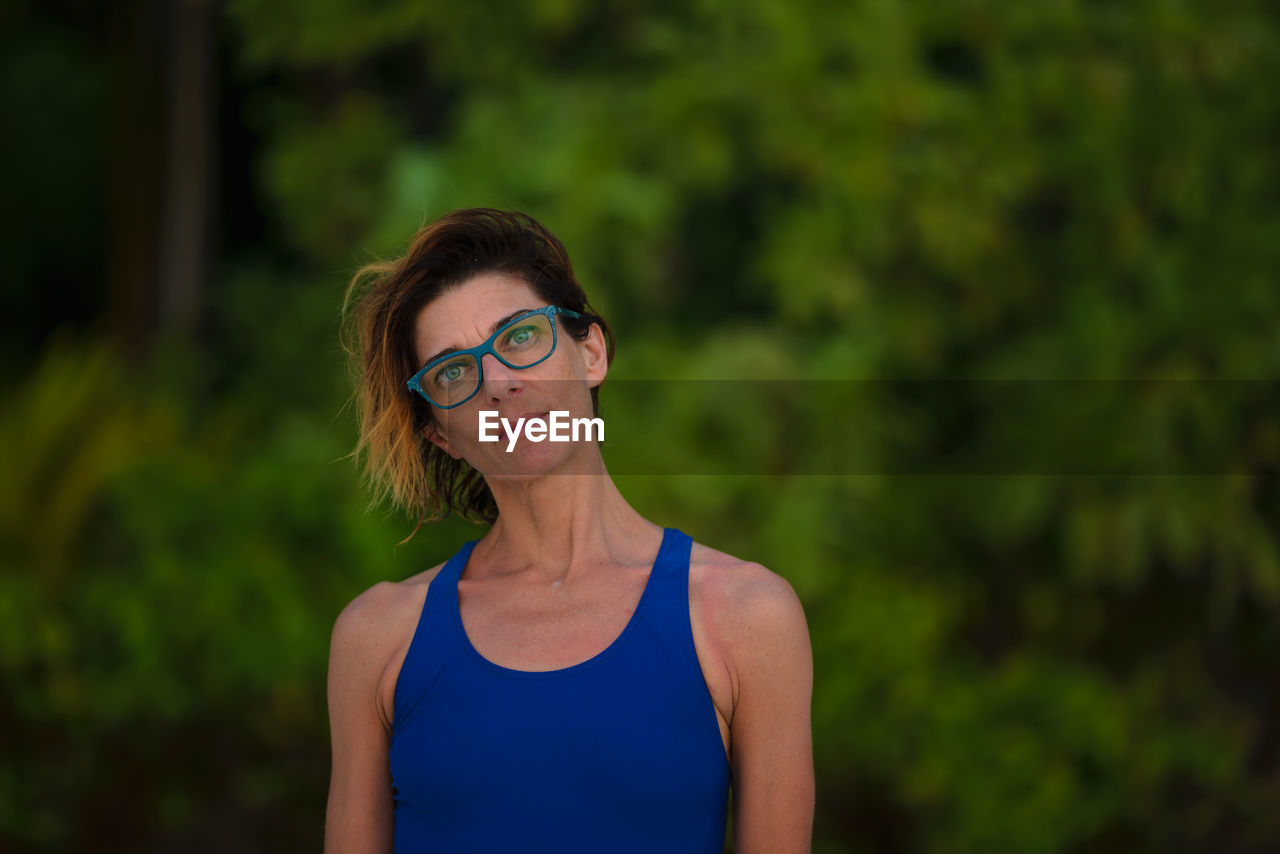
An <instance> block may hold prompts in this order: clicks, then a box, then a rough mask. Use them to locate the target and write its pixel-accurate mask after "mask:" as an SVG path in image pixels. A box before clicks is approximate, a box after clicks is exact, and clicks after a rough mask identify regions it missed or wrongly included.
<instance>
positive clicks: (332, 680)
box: [325, 583, 394, 854]
mask: <svg viewBox="0 0 1280 854" xmlns="http://www.w3.org/2000/svg"><path fill="white" fill-rule="evenodd" d="M393 591H394V585H390V584H385V583H384V584H379V585H376V586H374V587H373V588H371V589H370V590H368V591H366V592H365V593H363V594H361V595H360V596H358V597H357V598H356V599H355V600H354V601H353V602H352V603H351V604H350V605H348V606H347V607H346V608H345V609H343V611H342V613H341V614H339V615H338V619H337V621H336V622H335V623H334V627H333V636H332V638H331V641H330V647H329V685H328V696H329V727H330V732H331V737H332V741H333V770H332V774H331V776H330V779H329V802H328V807H327V809H326V813H325V851H326V852H327V854H329V852H342V854H348V852H355V854H363V853H364V852H370V853H372V852H378V854H385V852H389V851H391V849H392V819H393V804H392V797H391V768H390V762H389V759H388V747H389V735H388V732H387V728H386V725H385V724H384V722H383V720H382V716H381V715H380V714H379V712H378V702H377V696H378V682H379V679H380V677H381V674H382V670H383V668H384V667H385V665H386V662H387V660H388V658H389V656H390V654H391V649H390V643H391V639H390V638H388V637H386V636H385V635H386V632H385V629H383V628H382V626H383V625H385V624H384V622H383V614H382V613H381V612H383V611H384V610H385V608H386V606H387V604H388V600H389V598H390V597H391V596H392V594H393Z"/></svg>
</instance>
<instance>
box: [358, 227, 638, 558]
mask: <svg viewBox="0 0 1280 854" xmlns="http://www.w3.org/2000/svg"><path fill="white" fill-rule="evenodd" d="M494 272H497V273H507V274H509V275H513V276H516V277H518V278H520V279H521V280H523V281H524V282H525V283H526V284H527V285H529V287H530V288H532V289H533V290H534V292H536V293H537V294H538V296H540V297H541V298H542V299H544V300H546V301H547V303H548V304H550V305H556V306H560V307H561V308H567V309H571V310H573V311H576V312H578V313H580V314H582V315H583V316H582V318H581V319H575V318H570V317H568V316H567V315H563V314H562V315H559V316H558V317H559V321H560V322H561V323H562V324H564V327H565V328H566V329H567V330H568V331H569V333H570V334H572V335H573V336H574V337H575V338H577V339H579V340H583V339H585V338H586V337H587V335H588V334H589V332H590V328H591V324H593V323H598V324H599V325H600V329H601V331H602V332H603V333H604V337H605V341H606V342H607V345H608V350H607V352H608V360H609V362H612V361H613V349H614V344H613V332H612V331H611V330H610V329H609V324H608V323H607V322H606V321H605V320H604V318H602V317H600V316H599V315H597V314H596V313H595V312H594V311H593V310H592V309H591V306H590V305H589V304H588V303H587V295H586V293H585V292H583V290H582V286H581V285H579V284H578V280H577V279H576V278H575V277H574V274H573V268H572V267H571V266H570V264H569V254H568V253H567V252H566V251H565V249H564V246H563V245H562V244H561V243H560V241H559V240H557V239H556V237H555V235H553V234H552V233H551V232H550V231H548V230H547V229H546V228H545V227H543V226H542V225H541V224H540V223H538V222H537V221H536V220H535V219H533V217H531V216H529V215H527V214H523V213H518V212H510V211H500V210H494V209H492V208H468V209H465V210H457V211H453V212H452V213H448V214H445V215H444V216H443V217H441V218H440V219H438V220H436V221H435V222H433V223H431V224H429V225H426V226H424V227H423V228H422V229H420V230H419V231H418V233H417V234H416V235H414V238H413V240H412V242H411V243H410V246H409V250H408V252H406V253H405V254H404V255H403V256H402V257H400V258H396V259H394V260H390V261H378V262H374V263H372V264H368V265H366V266H364V267H362V268H361V269H360V270H359V271H357V272H356V274H355V276H354V277H353V278H352V280H351V284H350V286H349V287H348V288H347V294H346V298H345V299H344V300H343V307H342V313H343V326H342V337H343V345H344V349H345V350H346V352H347V355H348V356H349V365H350V369H351V377H352V382H353V384H354V386H355V391H354V393H353V395H352V396H353V398H354V399H355V401H356V404H357V407H358V411H359V418H360V437H359V439H358V441H357V443H356V447H355V449H354V450H353V451H352V452H351V456H353V457H359V455H360V454H362V453H364V454H365V455H366V464H365V476H366V478H367V480H368V483H369V485H370V487H371V489H372V490H373V493H374V495H373V503H374V504H377V503H378V502H379V501H381V500H383V499H385V498H390V499H391V501H392V503H393V504H394V505H395V506H396V507H398V508H401V509H403V510H404V511H405V512H407V513H408V514H409V515H410V517H416V520H417V525H416V526H415V527H414V529H413V531H412V532H411V533H410V534H409V536H408V537H406V538H405V541H408V540H409V539H410V538H412V537H413V535H414V534H415V533H417V531H418V528H420V527H421V526H422V525H423V523H425V522H431V521H435V520H437V519H442V518H444V517H445V516H448V515H449V514H450V513H457V514H458V515H459V516H461V517H462V518H464V519H470V520H472V521H483V522H492V521H493V520H494V519H496V518H497V515H498V508H497V504H496V503H495V502H494V500H493V495H492V494H491V493H490V492H489V487H488V485H486V484H485V482H484V478H483V476H482V475H481V474H480V472H478V471H476V470H475V469H473V468H472V467H471V466H470V465H469V464H468V463H467V462H466V461H465V460H456V459H454V458H453V457H450V456H449V455H448V454H446V453H445V452H444V451H442V450H440V449H439V448H437V447H436V446H435V445H433V444H431V443H430V442H428V441H427V440H426V439H424V438H423V437H422V433H421V430H422V428H423V427H425V426H426V425H427V424H429V423H430V421H431V418H432V413H431V407H430V405H429V404H428V403H427V402H426V401H425V400H423V399H422V397H421V396H419V395H417V394H415V393H414V392H412V391H410V390H409V388H408V386H407V385H406V382H407V381H408V379H409V377H411V376H412V375H413V373H414V372H415V371H417V370H418V369H419V368H421V367H422V366H421V365H419V364H418V362H417V359H418V356H417V353H416V352H415V348H414V326H415V322H416V320H417V317H418V314H419V313H420V312H421V311H422V309H423V308H425V307H426V306H427V305H428V304H429V303H430V302H431V301H432V300H434V299H435V298H436V297H437V296H439V295H440V294H441V293H443V292H444V291H445V290H448V289H449V288H453V287H457V286H458V285H461V284H462V283H463V282H466V281H467V280H469V279H471V278H472V277H474V276H477V275H480V274H482V273H494ZM591 402H592V405H593V407H594V408H595V410H596V414H599V406H600V402H599V389H598V388H593V389H591Z"/></svg>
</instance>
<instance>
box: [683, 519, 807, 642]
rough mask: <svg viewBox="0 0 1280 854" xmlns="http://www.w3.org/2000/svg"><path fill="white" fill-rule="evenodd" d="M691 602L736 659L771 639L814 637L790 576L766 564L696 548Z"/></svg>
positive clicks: (692, 560)
mask: <svg viewBox="0 0 1280 854" xmlns="http://www.w3.org/2000/svg"><path fill="white" fill-rule="evenodd" d="M689 587H690V594H691V598H692V599H693V600H694V601H695V603H696V608H697V610H698V612H699V613H700V615H702V617H703V619H704V620H705V623H706V625H707V627H708V629H710V631H711V633H712V635H713V636H714V638H715V640H716V641H717V644H718V646H719V647H720V648H721V649H724V650H725V651H726V653H727V654H728V656H729V657H730V658H733V657H734V656H733V655H732V652H733V651H734V650H737V651H738V652H739V654H741V653H743V652H746V651H749V650H750V649H751V648H752V647H754V646H755V645H756V642H757V641H762V640H763V639H764V638H766V637H768V636H770V635H777V634H783V635H791V634H796V633H804V634H805V635H806V636H807V635H808V625H807V621H806V620H805V616H804V607H803V606H802V605H801V603H800V597H799V596H797V595H796V592H795V589H794V588H793V587H792V586H791V583H790V582H789V581H787V579H786V578H785V577H783V576H782V575H780V574H778V573H777V572H774V571H773V570H772V569H770V568H768V567H766V566H764V565H763V564H759V563H755V562H753V561H747V560H742V559H740V558H737V557H734V556H733V555H730V554H726V553H725V552H722V551H719V550H717V549H713V548H711V547H710V546H704V545H702V544H700V543H694V544H693V549H692V551H691V553H690V555H689Z"/></svg>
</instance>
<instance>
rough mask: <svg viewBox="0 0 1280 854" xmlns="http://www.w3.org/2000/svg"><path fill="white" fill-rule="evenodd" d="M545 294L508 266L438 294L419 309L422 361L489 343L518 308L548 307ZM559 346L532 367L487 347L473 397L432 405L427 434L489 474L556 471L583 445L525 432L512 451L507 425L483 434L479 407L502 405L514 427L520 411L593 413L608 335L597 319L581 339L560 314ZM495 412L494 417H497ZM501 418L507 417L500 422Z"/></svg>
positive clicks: (534, 414)
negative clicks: (490, 438)
mask: <svg viewBox="0 0 1280 854" xmlns="http://www.w3.org/2000/svg"><path fill="white" fill-rule="evenodd" d="M546 304H547V302H546V300H544V299H543V298H542V297H540V296H538V294H537V293H536V292H535V291H534V290H533V289H532V288H530V287H529V286H528V285H527V284H526V283H525V282H524V281H523V280H522V279H520V278H518V277H516V276H513V275H510V274H507V273H497V272H491V273H482V274H480V275H478V276H475V277H474V278H471V279H468V280H467V281H465V282H463V283H462V284H461V285H458V286H456V287H453V288H450V289H448V290H446V291H445V292H444V293H442V294H440V296H438V297H436V298H435V299H434V300H432V301H431V302H430V303H428V304H427V305H426V307H424V308H423V309H422V311H421V312H420V313H419V314H418V318H417V321H416V323H415V325H414V344H415V348H416V353H417V363H418V365H425V364H426V363H427V362H428V361H431V360H432V359H434V358H436V357H437V356H438V355H440V353H441V351H442V350H445V349H446V348H452V349H456V350H461V349H465V348H467V347H475V346H477V345H479V344H483V343H484V342H485V341H487V340H488V339H489V337H490V336H492V335H493V333H494V332H495V331H496V330H497V329H498V327H500V326H502V325H503V324H504V323H506V322H507V321H508V320H510V319H511V318H512V317H513V316H515V315H518V314H520V313H521V312H524V311H528V310H530V309H538V308H542V307H543V306H545V305H546ZM555 322H556V324H557V327H558V329H557V334H556V346H555V351H554V352H553V353H552V354H551V355H550V356H549V357H547V358H546V359H545V360H544V361H542V362H539V363H538V364H536V365H533V366H532V367H529V368H523V369H515V368H509V367H507V366H506V365H504V364H503V363H502V362H500V361H498V360H497V359H496V358H494V356H493V354H492V353H487V354H485V355H484V356H483V357H482V358H481V374H482V375H483V381H482V382H481V384H480V389H479V391H477V392H476V394H475V396H474V397H472V398H471V399H470V400H468V401H467V402H466V403H463V404H461V405H460V406H456V407H454V408H451V409H437V408H435V407H432V412H431V414H432V423H431V424H430V425H428V426H427V427H426V428H424V429H423V436H425V437H426V438H427V439H428V440H429V441H431V442H432V443H434V444H435V445H437V446H438V447H440V448H441V449H443V450H444V451H445V452H446V453H448V454H449V455H450V456H453V457H455V458H462V459H465V460H466V461H467V462H468V463H470V464H471V465H472V466H473V467H474V468H476V469H477V470H478V471H480V472H481V473H482V474H485V475H503V474H510V475H529V474H538V473H550V472H553V471H555V470H556V469H557V468H558V467H560V466H562V465H563V464H564V463H566V462H567V461H568V460H569V459H571V458H572V457H573V455H574V454H575V453H578V452H580V451H582V450H583V446H582V445H581V444H580V443H574V442H549V441H542V442H537V443H535V442H530V441H527V440H526V439H525V438H524V437H523V436H521V437H520V438H519V439H518V440H517V441H516V443H515V446H514V449H513V450H512V451H510V452H509V451H508V450H507V448H508V447H509V444H510V443H509V440H508V436H507V433H506V432H505V430H504V429H503V428H502V427H501V426H498V427H497V428H496V431H494V430H490V431H489V432H490V435H493V434H494V432H496V434H497V436H498V441H497V442H481V441H480V439H479V437H480V426H481V425H480V413H481V412H482V411H488V412H497V419H502V418H505V419H507V421H508V423H509V424H510V425H511V426H512V427H514V426H515V424H516V422H517V419H519V418H526V419H527V418H531V417H538V418H542V419H544V420H546V419H547V418H548V417H549V413H550V412H551V411H552V410H564V411H568V412H569V417H570V418H590V417H591V416H592V405H591V392H590V390H591V389H592V388H594V387H595V386H598V385H599V384H600V383H601V382H603V381H604V378H605V374H606V373H607V371H608V359H607V355H606V349H605V341H604V336H603V335H602V334H601V332H600V327H599V326H597V325H594V324H593V325H592V326H591V332H590V335H589V336H588V337H587V339H586V340H585V341H578V340H577V339H575V338H574V337H573V336H572V335H570V334H569V333H568V332H566V331H565V329H564V328H563V326H561V325H560V321H559V320H558V319H556V321H555ZM490 420H491V421H492V420H494V419H493V418H492V417H490ZM499 424H500V422H499Z"/></svg>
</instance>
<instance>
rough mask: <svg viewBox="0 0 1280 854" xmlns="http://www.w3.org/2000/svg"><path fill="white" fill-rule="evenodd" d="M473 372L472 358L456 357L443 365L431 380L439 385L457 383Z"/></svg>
mask: <svg viewBox="0 0 1280 854" xmlns="http://www.w3.org/2000/svg"><path fill="white" fill-rule="evenodd" d="M470 373H471V360H470V359H456V360H454V361H452V362H446V363H445V364H443V365H441V366H440V367H439V368H438V369H437V370H436V372H435V373H434V374H432V376H431V381H432V382H433V383H435V384H436V385H438V386H450V385H456V384H457V383H460V382H462V381H463V380H465V379H466V378H467V376H468V374H470Z"/></svg>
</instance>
